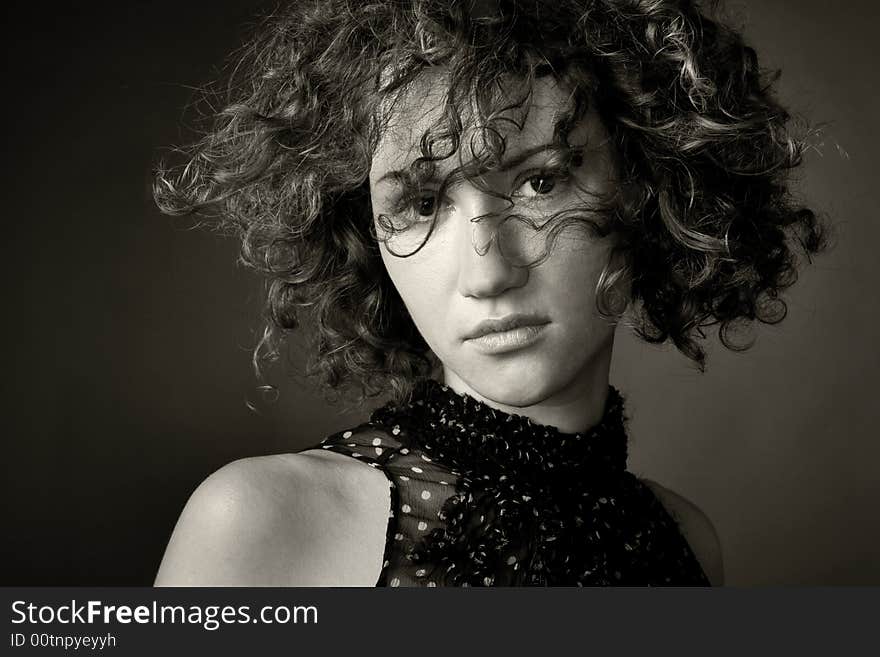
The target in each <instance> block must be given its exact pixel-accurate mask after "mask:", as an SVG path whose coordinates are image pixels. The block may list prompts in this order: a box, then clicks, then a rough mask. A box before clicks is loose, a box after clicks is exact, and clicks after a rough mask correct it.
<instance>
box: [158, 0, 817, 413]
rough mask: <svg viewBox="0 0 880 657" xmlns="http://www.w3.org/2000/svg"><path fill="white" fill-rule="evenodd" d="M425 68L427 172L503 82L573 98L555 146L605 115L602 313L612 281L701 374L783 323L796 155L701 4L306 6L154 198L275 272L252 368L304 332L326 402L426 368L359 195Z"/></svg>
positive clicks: (798, 241) (747, 58)
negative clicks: (716, 341) (227, 232)
mask: <svg viewBox="0 0 880 657" xmlns="http://www.w3.org/2000/svg"><path fill="white" fill-rule="evenodd" d="M437 66H442V67H444V70H445V71H447V72H448V76H447V77H446V78H444V79H445V80H447V82H448V89H447V91H446V94H445V104H444V107H443V120H442V122H441V123H442V125H437V126H435V128H434V129H433V134H425V135H424V136H423V138H422V151H423V155H424V158H425V159H427V160H431V159H438V158H442V157H448V156H449V155H450V153H451V152H452V151H454V150H455V149H457V148H458V145H459V144H460V140H461V137H462V135H463V132H464V130H465V126H464V125H463V122H462V114H463V111H464V109H465V108H466V107H469V108H473V107H476V108H478V112H479V116H480V117H482V118H484V119H485V118H487V117H489V118H491V117H493V116H498V115H499V113H500V112H502V111H503V110H504V109H506V108H507V106H505V107H502V106H501V105H503V104H505V103H509V96H506V95H505V94H499V93H497V90H498V89H499V87H501V86H503V85H504V81H505V80H507V81H509V80H511V79H518V80H524V81H526V87H528V84H529V81H533V80H534V79H536V78H537V77H541V76H552V77H553V78H555V79H556V80H557V81H559V82H560V83H562V84H565V85H567V87H568V88H569V89H570V90H571V91H572V92H573V96H574V97H575V99H576V101H575V103H574V108H573V109H572V111H571V112H570V114H569V115H568V117H567V118H566V119H565V120H564V121H563V123H565V124H566V125H561V126H557V128H558V130H559V131H561V132H563V133H564V132H565V130H566V126H567V127H568V128H570V127H571V125H572V124H573V123H574V122H575V121H576V120H577V119H578V118H579V117H580V116H582V115H583V113H584V112H585V111H586V107H587V106H588V105H589V106H591V107H594V108H595V109H596V110H597V111H598V113H599V116H600V118H601V120H602V121H603V123H604V125H605V127H606V129H607V131H608V134H609V135H610V137H611V139H612V144H613V147H614V148H615V149H616V153H617V156H618V157H619V168H620V172H619V176H620V183H619V184H620V188H621V189H623V190H625V193H622V194H619V195H618V199H617V202H616V205H615V207H614V208H613V211H612V210H609V212H608V213H607V214H608V222H607V224H608V226H607V227H608V230H609V231H611V232H613V233H615V235H616V242H615V254H616V255H618V256H620V257H615V258H612V260H611V261H609V264H608V267H606V271H605V272H604V273H603V276H602V277H601V279H600V283H599V290H598V296H597V303H598V306H599V310H600V312H607V308H608V307H610V306H611V305H613V304H612V302H611V300H610V295H611V293H612V291H613V287H614V283H615V282H616V281H619V280H620V279H622V278H625V279H626V280H627V281H628V282H629V285H628V289H629V299H628V300H627V301H628V303H629V304H630V306H631V308H630V309H631V318H630V321H631V322H632V326H633V327H634V329H635V330H636V332H637V333H638V335H640V336H641V337H642V338H643V339H645V340H647V341H650V342H655V343H662V342H665V341H667V340H668V341H671V342H672V343H673V344H674V345H675V346H676V347H677V348H678V349H679V350H681V351H682V352H683V353H684V354H686V355H687V356H688V357H689V358H690V359H692V360H693V361H694V362H695V363H696V364H697V365H698V367H699V368H700V369H703V367H704V364H705V351H704V349H703V347H702V346H701V344H700V343H701V340H702V339H703V338H705V335H706V334H705V329H706V328H707V327H711V326H717V329H718V334H719V337H720V340H721V342H722V343H723V344H724V345H725V346H727V347H728V348H731V349H743V348H746V347H747V346H748V345H747V344H740V343H738V342H737V340H736V335H737V333H736V330H735V329H737V328H739V327H742V326H743V325H748V324H750V323H752V322H753V321H754V320H759V321H761V322H764V323H775V322H778V321H780V320H781V319H782V318H783V317H784V316H785V313H786V306H785V303H784V301H783V300H782V299H781V298H780V292H781V291H782V290H784V289H785V288H787V287H788V286H790V285H791V284H792V283H793V282H794V281H795V279H796V277H797V266H798V264H799V262H798V260H799V258H798V253H799V252H800V253H804V254H805V255H806V256H807V258H808V259H809V257H810V256H811V255H812V254H814V253H817V252H819V251H820V250H822V249H823V248H824V246H825V228H824V226H823V224H822V222H821V221H820V220H819V218H818V217H817V216H816V215H815V214H814V212H812V211H811V210H810V209H808V208H806V207H802V206H800V205H798V204H797V203H796V201H795V200H794V199H793V197H792V194H791V193H790V189H789V174H790V172H791V170H792V169H793V168H794V167H796V166H798V165H799V164H800V163H801V160H802V156H803V153H804V150H805V148H806V141H805V139H804V137H803V134H800V133H799V132H798V131H797V130H796V129H795V128H794V127H793V125H792V124H793V123H794V122H793V121H792V119H791V117H790V115H789V113H788V112H787V111H786V110H785V109H784V108H783V107H782V106H781V105H780V104H779V103H778V102H777V101H776V100H775V98H774V96H773V90H772V83H773V81H774V78H773V77H772V76H768V75H766V74H765V73H764V72H762V70H761V69H760V68H759V65H758V61H757V57H756V54H755V52H754V50H753V49H752V48H750V47H749V46H747V45H746V44H745V43H744V41H743V38H742V37H741V35H740V34H739V33H738V32H736V31H735V30H733V29H731V28H730V27H727V26H726V25H724V24H723V23H722V22H721V21H719V20H716V19H713V18H711V17H710V16H709V15H708V13H704V12H703V11H702V10H701V9H700V7H698V5H697V3H696V2H692V1H690V0H560V1H558V2H552V3H551V2H542V1H541V0H524V1H515V0H497V1H496V2H474V0H452V1H449V0H375V1H370V0H366V1H363V2H361V1H355V0H322V1H320V2H318V1H317V0H314V1H312V0H310V1H301V2H300V1H298V2H290V3H288V4H287V6H285V7H283V8H281V9H278V10H276V11H275V13H274V14H272V15H271V16H269V17H268V18H267V19H266V20H265V22H263V23H262V24H261V25H260V26H259V28H258V29H257V30H256V32H255V36H254V37H253V38H252V39H251V40H250V41H249V42H248V44H247V46H246V47H245V48H244V51H243V55H242V56H241V58H240V61H238V62H237V63H236V65H235V67H234V71H233V72H232V74H231V76H230V80H231V81H230V83H229V85H228V89H227V91H226V93H227V94H228V98H227V99H226V100H225V102H224V104H225V107H224V109H222V110H221V111H220V112H219V113H217V115H216V116H215V117H214V118H213V121H214V123H213V125H212V127H211V129H210V130H209V131H207V132H205V133H204V135H203V136H202V137H201V139H200V140H199V141H198V142H197V143H195V144H194V145H193V146H191V147H190V148H189V149H187V150H186V151H185V153H186V161H185V162H184V163H183V164H181V165H179V166H177V167H173V168H167V167H165V166H164V165H163V166H160V167H159V171H158V172H157V175H156V180H155V186H154V195H155V198H156V201H157V203H158V204H159V206H160V208H161V209H162V210H163V211H164V212H167V213H170V214H175V215H178V214H191V213H195V214H196V215H198V216H203V217H208V218H211V219H213V220H215V221H217V223H218V225H220V226H222V227H228V228H232V229H233V230H234V231H235V232H236V233H237V234H238V235H240V237H241V243H242V249H241V258H242V260H243V262H244V263H246V264H247V265H248V266H250V267H252V268H254V269H256V270H257V271H259V272H261V273H262V274H263V275H264V276H265V277H266V278H267V280H268V286H267V305H266V307H267V313H266V315H267V327H266V330H265V332H264V334H263V338H262V340H261V341H260V344H259V345H258V346H257V349H256V350H255V356H254V360H255V364H256V365H257V367H258V370H259V364H260V362H261V361H262V360H264V359H272V358H276V357H277V356H278V354H279V349H280V347H281V345H282V344H283V342H284V339H285V337H286V336H287V335H288V334H289V332H290V331H293V330H294V329H296V328H297V327H300V326H301V325H303V324H308V323H309V322H313V323H314V326H315V327H316V330H315V331H314V335H313V341H314V344H313V345H312V348H311V349H310V353H311V361H310V367H309V372H310V373H311V374H315V375H317V376H319V378H320V380H321V381H322V383H323V384H325V385H326V386H327V387H329V388H330V389H334V388H339V387H340V386H343V385H345V384H356V385H357V386H359V389H360V391H361V394H362V395H363V396H373V395H378V394H382V393H389V392H390V393H392V395H393V396H394V397H395V398H397V399H402V398H405V397H406V396H407V394H408V393H409V392H410V391H411V389H412V385H413V384H414V383H415V382H416V381H417V380H418V379H420V378H424V377H426V376H428V375H429V374H430V372H431V370H432V368H433V366H434V365H435V364H436V362H435V360H434V357H433V355H432V354H431V352H430V350H429V348H428V346H427V345H426V344H425V342H424V340H423V339H422V337H421V336H420V335H419V333H418V331H417V330H416V328H415V326H414V324H413V322H412V319H411V318H410V317H409V315H408V313H407V310H406V308H405V307H404V304H403V302H402V300H401V299H400V297H399V296H398V294H397V292H396V290H395V289H394V286H393V285H392V283H391V281H390V279H389V277H388V275H387V273H386V271H385V268H384V266H383V264H382V262H381V259H380V255H379V250H378V245H377V241H376V236H375V234H374V233H373V218H372V213H371V205H370V193H369V186H368V182H367V181H368V175H369V171H370V166H371V161H372V154H373V152H374V149H375V148H376V145H377V143H378V140H379V139H380V137H381V135H382V130H383V126H384V121H385V118H383V117H386V115H387V111H385V110H384V109H383V108H387V107H389V106H393V103H394V101H395V100H396V99H397V98H399V97H400V94H401V93H404V92H405V91H406V89H407V88H409V87H410V85H411V83H412V82H413V81H415V80H416V79H417V78H418V77H419V75H420V74H421V73H422V72H423V71H425V70H426V69H428V68H429V67H437ZM521 101H523V102H524V99H521ZM444 140H445V141H446V143H451V144H452V147H451V150H449V149H447V152H446V153H445V154H443V155H437V154H436V152H435V148H436V145H437V144H438V143H440V142H442V141H444ZM502 148H503V146H502Z"/></svg>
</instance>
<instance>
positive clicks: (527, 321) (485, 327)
mask: <svg viewBox="0 0 880 657" xmlns="http://www.w3.org/2000/svg"><path fill="white" fill-rule="evenodd" d="M549 323H550V320H549V319H547V318H546V317H542V316H541V315H524V314H512V315H505V316H504V317H501V318H499V319H486V320H483V321H482V322H480V323H479V324H477V325H476V326H475V327H474V328H473V329H471V331H470V332H469V333H467V335H465V336H464V339H465V340H475V339H477V338H482V337H484V336H486V335H490V334H493V333H504V332H506V331H512V330H514V329H518V328H524V327H537V326H543V325H545V324H549Z"/></svg>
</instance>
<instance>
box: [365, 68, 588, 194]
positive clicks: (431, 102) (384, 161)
mask: <svg viewBox="0 0 880 657" xmlns="http://www.w3.org/2000/svg"><path fill="white" fill-rule="evenodd" d="M511 87H512V88H511V89H510V90H509V93H508V94H507V96H509V97H508V98H499V102H498V106H499V107H503V106H504V105H506V104H509V101H511V100H515V99H516V97H517V96H522V92H523V87H522V85H521V84H514V83H512V84H511ZM446 92H447V82H446V75H445V72H444V71H443V70H442V69H439V70H426V71H425V72H424V73H423V74H422V75H421V76H419V78H418V79H417V80H415V81H414V82H413V83H412V84H411V85H410V86H409V87H408V88H407V89H406V90H405V92H404V93H403V94H401V95H400V97H399V98H397V99H396V100H395V102H394V104H393V105H391V106H388V107H387V108H386V112H385V126H384V129H383V131H382V135H381V138H380V140H379V142H378V145H377V147H376V150H375V152H374V154H373V164H372V168H371V171H370V179H371V180H373V181H375V180H376V179H377V178H379V177H381V176H382V175H383V173H385V172H386V171H389V170H393V169H403V168H406V167H407V166H409V164H410V163H411V162H412V161H413V160H414V159H416V158H417V157H419V156H421V154H422V153H421V143H422V138H423V136H424V135H425V134H426V133H428V132H429V131H431V130H432V128H436V127H438V125H439V126H442V124H438V121H441V120H442V118H443V112H444V103H445V101H446ZM505 101H508V102H505ZM571 107H572V93H571V91H569V90H567V89H565V88H564V87H563V86H562V85H560V84H558V83H557V82H556V81H555V80H553V79H552V78H550V77H543V78H538V79H537V80H535V82H534V84H533V85H532V88H531V94H530V95H529V97H528V99H527V100H526V103H525V104H522V105H521V106H519V107H514V108H511V109H507V110H506V111H504V112H502V113H500V114H499V117H502V118H504V119H508V120H501V121H496V122H494V123H493V128H494V129H495V130H498V131H499V132H501V133H502V134H503V136H504V138H505V140H506V152H507V153H515V152H517V151H520V150H525V149H528V148H530V147H534V146H538V145H543V144H550V143H552V142H553V138H554V128H555V126H556V122H557V121H558V120H559V119H560V118H561V117H563V116H565V115H566V114H567V113H568V112H569V111H570V110H571ZM472 117H473V112H472V111H470V110H466V111H464V112H462V117H461V118H462V121H463V123H464V126H465V127H464V129H463V134H462V139H461V150H460V152H459V153H458V156H459V157H460V158H461V159H462V160H464V161H466V160H467V159H468V158H469V156H470V155H471V153H472V150H473V149H479V148H481V146H482V138H481V135H482V131H480V130H475V129H474V127H473V120H472ZM468 126H469V127H468ZM584 127H585V126H579V127H578V128H576V130H575V131H574V132H584ZM520 128H521V129H520ZM585 136H586V135H585ZM572 137H574V135H572ZM575 140H576V139H572V141H575ZM456 159H458V158H456Z"/></svg>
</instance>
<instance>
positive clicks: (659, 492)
mask: <svg viewBox="0 0 880 657" xmlns="http://www.w3.org/2000/svg"><path fill="white" fill-rule="evenodd" d="M642 482H644V483H645V484H646V485H647V486H648V488H650V489H651V491H653V493H654V494H655V495H656V496H657V499H658V500H660V503H661V504H662V505H663V507H664V508H665V509H666V510H667V511H668V512H669V515H671V516H672V518H673V519H674V520H675V521H676V522H677V523H678V526H679V528H680V529H681V533H682V535H683V536H684V538H685V540H686V541H687V542H688V544H689V545H690V546H691V550H693V552H694V555H695V556H696V557H697V561H699V562H700V565H701V566H702V567H703V572H705V573H706V576H707V577H708V578H709V582H710V583H711V584H712V586H724V561H723V558H722V552H721V541H720V539H719V538H718V533H717V532H716V531H715V527H714V526H713V525H712V521H711V520H709V517H708V516H707V515H706V514H705V513H703V511H702V510H701V509H700V508H699V507H698V506H697V505H696V504H694V503H693V502H691V501H690V500H688V499H687V498H685V497H682V496H681V495H679V494H678V493H676V492H674V491H672V490H669V489H668V488H664V487H663V486H661V485H660V484H658V483H657V482H655V481H651V480H649V479H642Z"/></svg>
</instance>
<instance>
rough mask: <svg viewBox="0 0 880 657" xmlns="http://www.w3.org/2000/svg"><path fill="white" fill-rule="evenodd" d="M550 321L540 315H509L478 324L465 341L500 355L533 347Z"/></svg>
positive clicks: (485, 351)
mask: <svg viewBox="0 0 880 657" xmlns="http://www.w3.org/2000/svg"><path fill="white" fill-rule="evenodd" d="M548 324H550V320H549V319H547V318H546V317H542V316H539V315H518V314H514V315H507V316H505V317H501V318H499V319H487V320H484V321H482V322H480V323H479V324H477V325H476V326H475V327H474V328H473V329H472V330H471V331H470V333H468V334H467V335H466V336H465V337H464V341H465V342H467V343H469V344H471V345H473V346H474V347H476V348H477V349H478V350H479V351H482V352H484V353H490V354H500V353H505V352H508V351H516V350H518V349H523V348H525V347H528V346H531V345H532V344H534V343H535V342H537V341H538V340H539V339H540V338H541V336H542V335H543V333H544V329H545V328H546V327H547V325H548Z"/></svg>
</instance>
